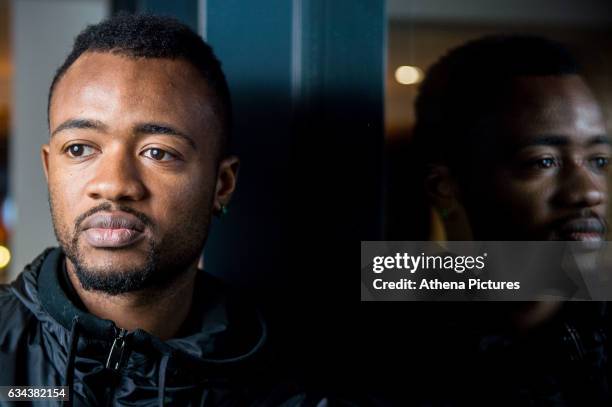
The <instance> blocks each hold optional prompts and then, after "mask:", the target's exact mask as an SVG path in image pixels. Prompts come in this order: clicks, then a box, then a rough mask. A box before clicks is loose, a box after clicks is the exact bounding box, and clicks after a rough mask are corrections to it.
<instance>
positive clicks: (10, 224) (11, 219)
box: [0, 196, 17, 232]
mask: <svg viewBox="0 0 612 407" xmlns="http://www.w3.org/2000/svg"><path fill="white" fill-rule="evenodd" d="M0 213H1V214H2V215H1V216H2V222H3V223H4V226H6V228H7V229H8V230H9V232H11V231H12V230H13V228H14V226H15V223H16V222H17V208H16V207H15V204H14V203H13V199H12V198H11V197H10V196H7V197H6V199H5V200H4V203H3V204H2V211H1V212H0Z"/></svg>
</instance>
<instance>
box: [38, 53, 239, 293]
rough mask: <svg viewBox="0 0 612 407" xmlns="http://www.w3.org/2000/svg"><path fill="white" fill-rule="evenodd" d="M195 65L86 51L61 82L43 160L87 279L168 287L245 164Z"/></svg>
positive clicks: (75, 261) (104, 286)
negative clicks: (232, 151)
mask: <svg viewBox="0 0 612 407" xmlns="http://www.w3.org/2000/svg"><path fill="white" fill-rule="evenodd" d="M213 100H214V95H213V94H212V92H211V91H210V90H209V89H208V87H207V85H206V84H205V83H204V80H203V79H202V78H201V76H200V74H199V73H198V72H197V70H196V69H195V68H194V67H193V66H192V65H190V64H189V63H188V62H185V61H182V60H169V59H145V58H138V59H136V58H128V57H125V56H120V55H114V54H111V53H93V52H86V53H84V54H83V55H82V56H81V57H79V59H78V60H77V61H76V62H75V63H74V64H73V65H72V66H71V67H70V68H69V69H68V71H67V72H66V73H65V75H64V77H63V78H62V79H61V80H60V81H59V82H58V84H57V86H56V88H55V91H54V94H53V99H52V101H51V106H50V112H49V115H50V116H49V118H50V131H51V138H50V141H49V144H48V145H45V146H43V151H42V158H43V164H44V167H45V173H46V175H47V180H48V184H49V196H50V205H51V213H52V217H53V226H54V229H55V233H56V236H57V238H58V240H59V242H60V244H61V246H62V247H63V249H64V251H65V252H66V254H67V257H68V260H69V267H70V266H73V268H74V269H75V270H76V272H77V276H78V277H79V280H80V282H81V284H82V285H83V286H84V287H85V288H86V289H93V290H98V291H103V292H107V293H109V294H119V293H123V292H128V291H134V290H138V289H142V288H145V287H147V286H152V285H160V284H165V283H167V282H168V281H170V280H172V279H173V278H174V277H176V275H178V274H179V273H180V272H182V271H184V270H185V269H187V268H189V267H190V266H193V265H194V264H195V263H196V262H197V260H198V257H199V254H200V252H201V250H202V248H203V245H204V242H205V240H206V236H207V233H208V224H209V221H210V215H211V212H212V211H213V208H214V207H216V208H218V207H219V205H220V204H226V203H227V200H228V199H229V196H230V195H231V192H232V191H233V188H234V185H235V184H234V183H235V176H236V170H237V162H236V161H235V160H233V161H232V160H230V161H227V160H222V161H220V160H219V144H218V143H219V134H220V128H221V126H220V122H219V120H218V119H217V118H216V117H215V114H214V112H213V108H212V101H213Z"/></svg>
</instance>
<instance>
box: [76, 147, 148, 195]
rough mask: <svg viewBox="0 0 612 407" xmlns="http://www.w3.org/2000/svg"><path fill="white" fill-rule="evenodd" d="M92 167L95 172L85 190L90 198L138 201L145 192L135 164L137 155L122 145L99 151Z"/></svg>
mask: <svg viewBox="0 0 612 407" xmlns="http://www.w3.org/2000/svg"><path fill="white" fill-rule="evenodd" d="M98 160H99V161H98V163H97V165H96V166H95V167H94V171H95V174H94V176H93V178H92V179H91V180H90V181H89V183H88V185H87V188H86V192H87V196H89V197H90V198H92V199H102V200H108V201H114V202H117V201H122V200H123V201H138V200H141V199H143V198H144V196H145V194H146V188H145V185H144V184H143V182H142V178H141V174H140V171H139V168H138V165H137V157H134V156H132V155H131V154H130V152H129V151H127V149H126V148H125V147H123V146H118V147H114V148H109V149H108V150H107V151H104V152H102V153H101V155H100V156H99V158H98Z"/></svg>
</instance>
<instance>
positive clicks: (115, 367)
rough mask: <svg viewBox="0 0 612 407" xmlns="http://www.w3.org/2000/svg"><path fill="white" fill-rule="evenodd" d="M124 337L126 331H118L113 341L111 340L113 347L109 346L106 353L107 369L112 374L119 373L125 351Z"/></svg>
mask: <svg viewBox="0 0 612 407" xmlns="http://www.w3.org/2000/svg"><path fill="white" fill-rule="evenodd" d="M126 336H127V330H125V329H120V330H119V332H118V334H117V336H116V337H115V340H113V346H111V350H110V352H109V353H108V358H107V359H106V368H107V369H110V370H112V371H114V372H117V371H119V369H120V367H121V363H122V362H123V357H124V355H125V354H126V350H127V341H126Z"/></svg>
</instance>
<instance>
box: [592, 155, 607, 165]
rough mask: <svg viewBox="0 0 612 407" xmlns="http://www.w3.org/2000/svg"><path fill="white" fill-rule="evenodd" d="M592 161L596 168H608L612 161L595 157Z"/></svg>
mask: <svg viewBox="0 0 612 407" xmlns="http://www.w3.org/2000/svg"><path fill="white" fill-rule="evenodd" d="M592 161H593V164H594V165H595V167H596V168H607V167H608V163H609V162H610V159H609V158H608V157H595V158H593V160H592Z"/></svg>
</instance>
